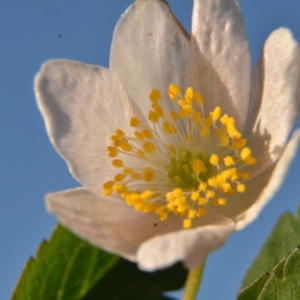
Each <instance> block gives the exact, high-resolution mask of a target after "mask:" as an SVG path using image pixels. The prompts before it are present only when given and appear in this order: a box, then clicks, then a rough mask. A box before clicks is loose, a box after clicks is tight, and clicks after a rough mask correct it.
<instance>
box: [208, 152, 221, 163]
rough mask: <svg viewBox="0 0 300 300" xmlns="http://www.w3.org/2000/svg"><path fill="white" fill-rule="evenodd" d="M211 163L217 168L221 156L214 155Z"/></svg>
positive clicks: (211, 157)
mask: <svg viewBox="0 0 300 300" xmlns="http://www.w3.org/2000/svg"><path fill="white" fill-rule="evenodd" d="M209 162H210V163H211V164H212V165H214V166H217V165H218V164H219V156H218V155H217V154H212V155H211V156H210V160H209Z"/></svg>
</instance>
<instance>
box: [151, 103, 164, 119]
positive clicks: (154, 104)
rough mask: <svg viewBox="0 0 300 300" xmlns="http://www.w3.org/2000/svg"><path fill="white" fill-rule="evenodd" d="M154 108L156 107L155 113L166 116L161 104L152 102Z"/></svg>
mask: <svg viewBox="0 0 300 300" xmlns="http://www.w3.org/2000/svg"><path fill="white" fill-rule="evenodd" d="M152 108H153V109H154V111H155V113H156V114H157V115H158V116H159V117H163V116H164V112H163V110H162V108H161V106H160V105H159V104H156V103H153V104H152Z"/></svg>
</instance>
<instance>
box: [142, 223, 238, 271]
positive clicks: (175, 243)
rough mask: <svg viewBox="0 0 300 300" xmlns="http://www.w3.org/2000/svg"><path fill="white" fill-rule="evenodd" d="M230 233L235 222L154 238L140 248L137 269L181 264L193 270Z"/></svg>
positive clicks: (222, 242) (219, 245) (148, 269)
mask: <svg viewBox="0 0 300 300" xmlns="http://www.w3.org/2000/svg"><path fill="white" fill-rule="evenodd" d="M233 230H234V223H233V222H232V221H230V220H227V221H225V222H224V223H223V224H214V225H208V226H204V227H198V228H195V229H190V230H180V231H178V232H175V233H170V234H165V235H161V236H157V237H155V238H153V239H151V240H149V241H147V242H145V243H143V244H142V246H141V247H140V248H139V250H138V254H137V261H138V264H139V267H140V268H141V269H143V270H146V271H154V270H157V269H162V268H165V267H167V266H170V265H172V264H173V263H175V262H178V261H183V262H184V264H185V266H186V267H187V268H189V269H192V268H196V267H198V266H199V265H200V263H201V262H202V261H203V260H204V259H205V258H206V256H207V255H208V254H209V253H210V252H212V251H213V250H216V249H218V248H220V247H221V246H223V245H224V243H225V242H226V240H227V238H228V237H229V236H230V234H231V233H232V231H233Z"/></svg>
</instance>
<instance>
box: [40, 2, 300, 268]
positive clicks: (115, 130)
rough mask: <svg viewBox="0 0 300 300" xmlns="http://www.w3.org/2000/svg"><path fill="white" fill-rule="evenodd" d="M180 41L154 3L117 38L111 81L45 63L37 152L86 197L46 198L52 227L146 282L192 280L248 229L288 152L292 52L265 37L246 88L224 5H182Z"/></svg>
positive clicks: (285, 42)
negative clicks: (185, 21)
mask: <svg viewBox="0 0 300 300" xmlns="http://www.w3.org/2000/svg"><path fill="white" fill-rule="evenodd" d="M194 2H195V3H194V9H193V16H192V34H191V37H189V36H188V34H187V33H186V32H185V31H184V29H183V28H182V26H181V25H180V24H179V22H178V21H177V20H176V19H175V17H174V15H173V14H172V13H171V11H170V8H169V6H168V5H167V4H166V3H165V2H164V1H162V0H139V1H137V2H135V3H134V4H133V5H132V6H131V7H130V8H129V9H128V10H127V12H126V13H125V14H124V15H123V16H122V18H121V19H120V21H119V23H118V24H117V26H116V30H115V34H114V41H113V44H112V49H111V62H110V69H109V70H108V69H105V68H103V67H98V66H89V65H85V64H82V63H79V62H71V61H66V60H55V61H50V62H47V63H46V64H45V65H44V66H43V67H42V70H41V71H40V73H39V74H38V75H37V78H36V84H35V88H36V95H37V100H38V105H39V107H40V110H41V112H42V114H43V116H44V118H45V122H46V127H47V131H48V134H49V136H50V139H51V141H52V143H53V145H54V146H55V148H56V149H57V151H58V152H59V153H60V155H61V156H62V157H63V158H64V159H65V160H66V161H67V163H68V166H69V168H70V170H71V172H72V174H73V175H74V177H75V178H76V179H77V180H78V181H79V182H80V183H82V184H83V185H84V186H85V187H83V188H78V189H73V190H69V191H64V192H59V193H53V194H50V195H48V196H47V207H48V209H49V211H50V212H52V213H54V214H55V215H56V216H57V217H58V218H59V220H60V222H61V223H62V224H64V225H65V226H67V227H68V228H69V229H70V230H72V231H73V232H75V233H77V234H78V235H80V236H81V237H83V238H84V239H86V240H88V241H90V242H91V243H93V244H95V245H98V246H100V247H103V248H104V249H106V250H108V251H112V252H115V253H118V254H120V255H122V256H124V257H127V258H129V259H132V260H136V261H138V263H139V265H140V267H141V268H143V269H146V270H155V269H158V268H162V267H165V266H168V265H170V264H172V263H174V262H176V261H179V260H181V261H184V262H185V264H186V266H187V267H189V268H192V267H196V266H197V265H199V264H200V262H201V261H202V260H203V258H204V257H205V256H206V255H207V254H208V253H209V252H210V251H212V250H214V249H216V248H218V247H220V246H222V245H223V244H224V242H225V241H226V239H227V238H228V237H229V235H230V234H231V233H232V231H233V230H234V229H241V228H243V227H244V226H246V225H247V224H248V223H249V222H251V221H252V220H253V219H255V218H256V216H257V215H258V213H259V212H260V210H261V209H262V207H263V206H264V205H265V204H266V203H267V201H268V200H269V199H270V198H271V197H272V195H273V194H274V193H275V192H276V190H277V189H278V188H279V186H280V183H281V181H282V180H283V177H284V174H285V172H286V170H287V168H288V165H289V163H290V162H291V160H292V158H293V156H294V154H295V151H296V147H297V140H298V138H299V134H300V133H299V132H298V131H297V132H296V133H295V134H294V135H293V137H292V138H291V140H290V142H289V143H288V144H286V143H287V140H288V136H289V134H290V131H291V130H292V128H293V125H294V123H295V120H296V118H297V116H298V109H299V108H298V107H299V103H298V102H299V81H300V50H299V47H298V45H297V43H296V42H295V41H294V40H293V38H292V35H291V33H290V31H289V30H288V29H285V28H281V29H278V30H276V31H274V32H273V33H272V34H271V35H270V36H269V38H268V39H267V41H266V43H265V46H264V49H263V53H262V55H261V58H260V60H259V61H258V63H257V65H256V67H255V68H254V70H253V72H252V76H250V55H249V50H248V43H247V39H246V36H245V32H244V25H243V20H242V17H241V15H240V12H239V8H238V5H237V3H236V2H235V1H234V0H195V1H194Z"/></svg>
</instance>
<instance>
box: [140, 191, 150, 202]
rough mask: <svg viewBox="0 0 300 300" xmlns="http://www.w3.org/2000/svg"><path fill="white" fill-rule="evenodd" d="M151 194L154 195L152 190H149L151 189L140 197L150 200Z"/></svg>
mask: <svg viewBox="0 0 300 300" xmlns="http://www.w3.org/2000/svg"><path fill="white" fill-rule="evenodd" d="M151 196H152V192H151V191H149V190H146V191H145V192H144V193H142V194H141V195H140V198H141V199H142V200H148V199H149V198H150V197H151Z"/></svg>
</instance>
